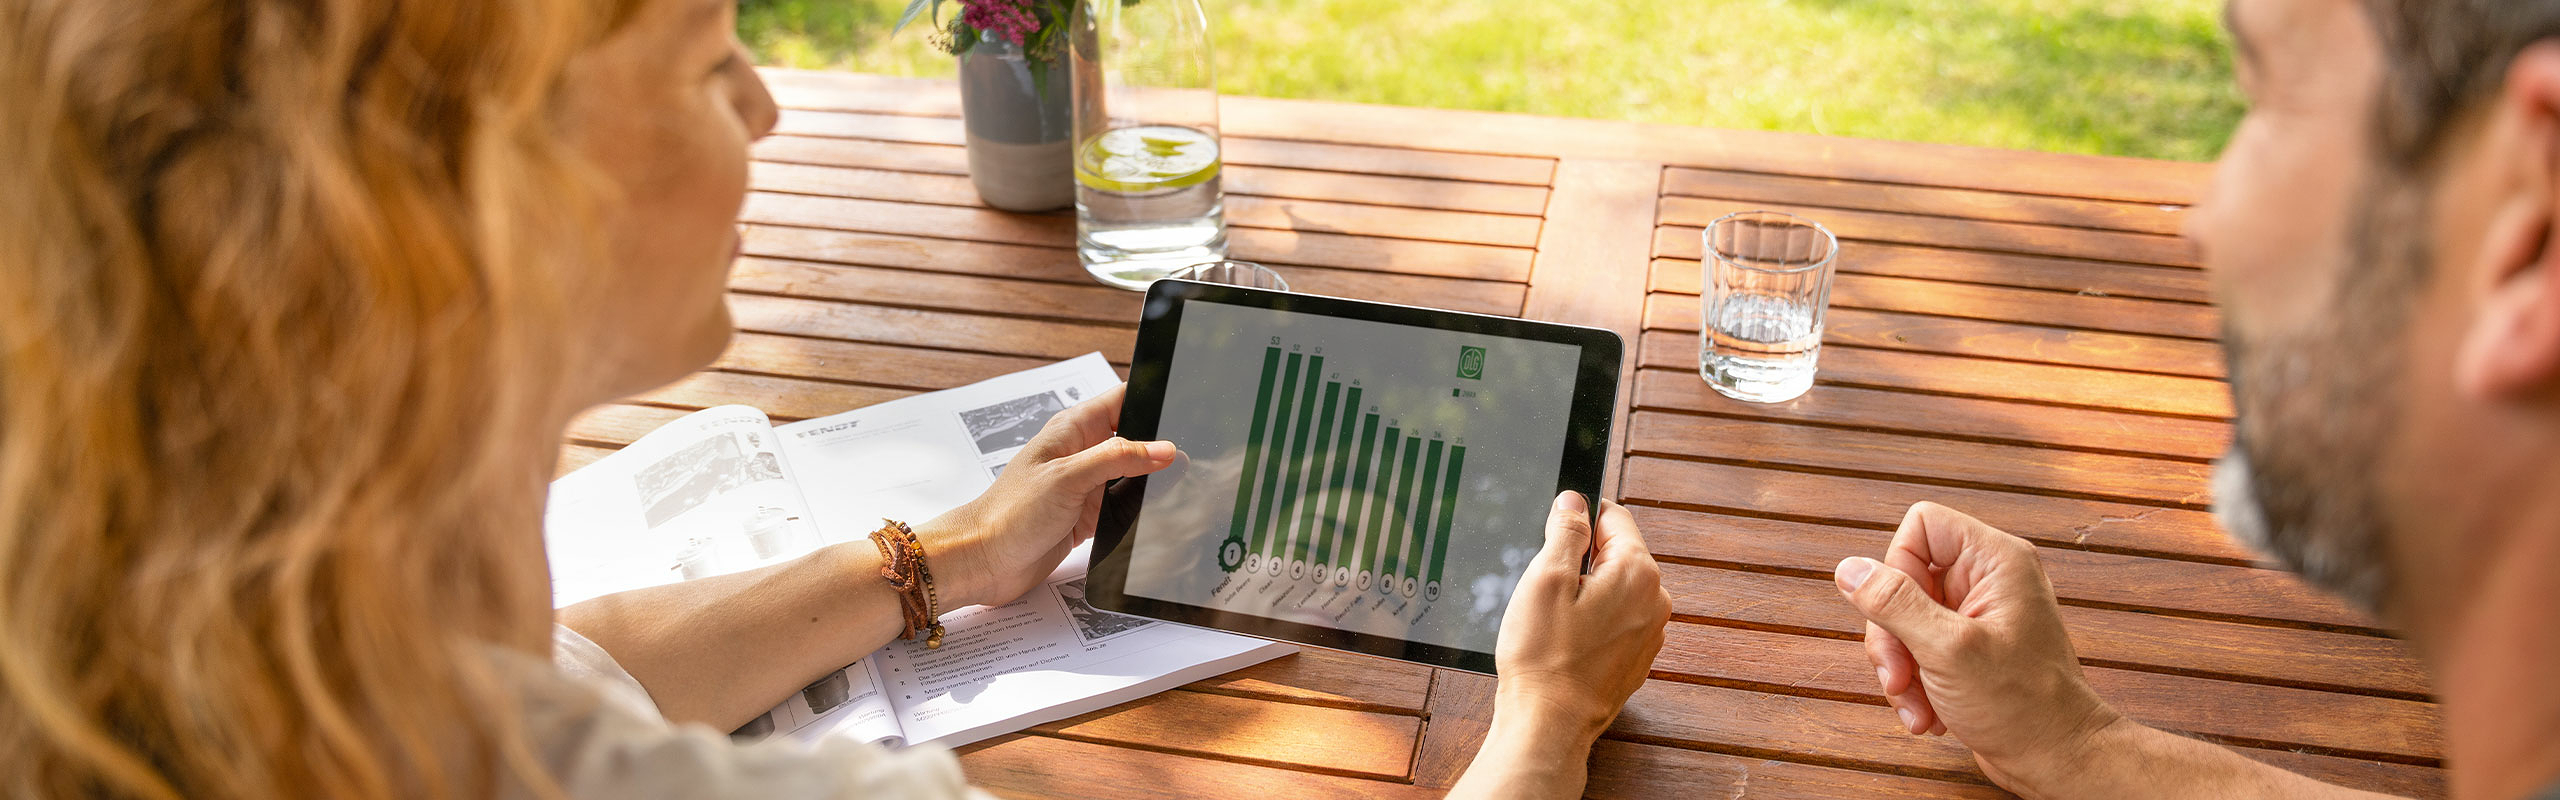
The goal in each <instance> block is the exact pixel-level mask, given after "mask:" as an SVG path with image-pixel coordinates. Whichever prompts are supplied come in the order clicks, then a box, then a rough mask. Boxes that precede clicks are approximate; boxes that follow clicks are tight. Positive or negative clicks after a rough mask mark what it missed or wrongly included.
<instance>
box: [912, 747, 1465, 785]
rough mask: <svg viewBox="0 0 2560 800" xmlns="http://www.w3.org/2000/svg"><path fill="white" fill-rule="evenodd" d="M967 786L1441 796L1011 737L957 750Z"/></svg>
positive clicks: (1120, 749) (1257, 768)
mask: <svg viewBox="0 0 2560 800" xmlns="http://www.w3.org/2000/svg"><path fill="white" fill-rule="evenodd" d="M960 766H961V770H962V771H963V772H964V773H966V774H967V777H968V779H969V781H970V783H972V784H974V785H977V786H980V787H983V788H985V789H986V790H988V791H990V792H993V793H995V794H996V795H997V796H1000V797H1015V798H1081V799H1083V800H1189V799H1190V798H1199V797H1229V796H1235V797H1298V796H1306V795H1310V794H1313V795H1321V796H1324V797H1340V798H1378V799H1379V800H1424V799H1425V798H1437V797H1439V796H1440V793H1439V792H1437V791H1434V790H1429V789H1423V788H1420V787H1416V786H1413V785H1411V784H1406V783H1398V782H1394V781H1385V780H1374V779H1361V778H1349V777H1342V776H1336V775H1326V774H1321V773H1311V772H1304V771H1299V770H1293V769H1280V768H1273V767H1267V766H1259V765H1255V764H1240V763H1235V762H1232V761H1223V760H1209V759H1203V758H1190V757H1184V756H1178V755H1171V754H1166V753H1159V752H1153V751H1147V750H1133V749H1129V748H1125V747H1114V746H1110V745H1103V744H1094V743H1089V742H1081V741H1070V740H1066V739H1059V738H1054V737H1049V736H1027V735H1011V736H1000V737H997V738H994V739H989V740H987V741H984V742H979V743H977V744H974V745H970V746H968V747H964V748H961V750H960Z"/></svg>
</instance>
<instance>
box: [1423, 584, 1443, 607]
mask: <svg viewBox="0 0 2560 800" xmlns="http://www.w3.org/2000/svg"><path fill="white" fill-rule="evenodd" d="M1439 599H1440V582H1439V581H1432V582H1430V583H1426V584H1423V585H1422V601H1423V602H1426V603H1428V602H1432V601H1435V600H1439Z"/></svg>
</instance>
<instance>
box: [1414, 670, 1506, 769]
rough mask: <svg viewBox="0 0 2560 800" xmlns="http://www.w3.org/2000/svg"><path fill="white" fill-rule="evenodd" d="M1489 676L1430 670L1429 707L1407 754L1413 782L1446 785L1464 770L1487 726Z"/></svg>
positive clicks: (1491, 694)
mask: <svg viewBox="0 0 2560 800" xmlns="http://www.w3.org/2000/svg"><path fill="white" fill-rule="evenodd" d="M1495 685H1496V684H1495V681H1494V679H1493V676H1490V675H1478V674H1475V673H1472V672H1459V671H1457V670H1448V669H1435V670H1432V674H1431V708H1430V711H1429V716H1428V717H1427V718H1426V719H1425V720H1424V722H1423V728H1422V745H1421V747H1420V748H1419V750H1418V751H1417V752H1416V753H1415V754H1414V758H1413V782H1414V783H1415V784H1416V785H1420V786H1429V787H1432V788H1436V789H1447V788H1449V787H1450V786H1453V785H1455V784H1456V783H1457V782H1458V778H1459V777H1461V776H1463V775H1464V774H1465V773H1466V770H1467V767H1468V765H1470V764H1472V763H1473V762H1474V761H1475V757H1476V751H1477V750H1478V749H1479V748H1481V747H1482V746H1483V744H1484V739H1485V734H1486V732H1487V731H1489V730H1491V729H1492V727H1493V702H1494V700H1493V697H1494V686H1495Z"/></svg>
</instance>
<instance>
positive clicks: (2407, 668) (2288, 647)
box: [1662, 564, 2426, 699]
mask: <svg viewBox="0 0 2560 800" xmlns="http://www.w3.org/2000/svg"><path fill="white" fill-rule="evenodd" d="M1662 580H1663V585H1664V586H1665V587H1667V588H1670V590H1671V606H1672V612H1673V613H1675V614H1679V615H1681V616H1684V617H1690V618H1694V619H1697V620H1723V621H1727V622H1729V623H1734V624H1740V625H1743V626H1779V627H1782V628H1786V629H1790V630H1795V631H1817V632H1823V633H1826V634H1828V635H1831V636H1835V637H1856V636H1863V635H1865V632H1866V619H1865V618H1863V617H1860V616H1858V611H1857V609H1854V608H1851V607H1849V602H1848V601H1847V600H1844V599H1841V597H1840V589H1839V587H1838V586H1836V585H1834V584H1833V583H1832V581H1831V579H1830V578H1828V577H1822V578H1798V577H1793V576H1786V575H1770V574H1765V573H1757V572H1741V571H1737V570H1728V569H1719V568H1714V567H1693V566H1688V565H1685V564H1665V565H1663V567H1662ZM2062 621H2063V623H2064V624H2065V625H2067V626H2069V627H2070V629H2071V643H2072V646H2073V647H2075V648H2077V649H2078V650H2079V651H2080V658H2081V660H2082V661H2083V662H2085V663H2088V664H2091V665H2095V666H2110V667H2123V668H2132V669H2141V670H2143V671H2148V672H2169V673H2176V674H2186V675H2195V676H2200V677H2213V678H2223V679H2227V680H2238V681H2245V682H2249V683H2259V684H2265V685H2269V686H2290V687H2295V688H2301V689H2319V690H2347V691H2352V692H2361V693H2365V694H2374V695H2376V696H2386V697H2398V698H2402V699H2415V698H2419V697H2423V696H2424V694H2423V693H2424V692H2425V691H2426V683H2425V673H2424V672H2423V671H2422V670H2421V669H2420V668H2419V667H2418V665H2417V663H2416V662H2415V661H2414V660H2412V659H2411V658H2409V657H2408V653H2407V648H2406V647H2404V646H2402V645H2401V644H2400V643H2399V642H2396V641H2393V640H2390V639H2384V638H2381V637H2377V636H2364V635H2358V634H2348V633H2328V632H2324V631H2308V630H2299V629H2294V628H2278V627H2271V626H2263V625H2245V624H2240V623H2232V622H2216V621H2212V620H2200V619H2189V618H2185V617H2171V616H2163V615H2158V614H2142V613H2136V612H2131V611H2115V610H2110V609H2097V608H2081V607H2078V606H2063V607H2062ZM1867 674H1869V675H1873V674H1874V671H1873V670H1868V672H1867Z"/></svg>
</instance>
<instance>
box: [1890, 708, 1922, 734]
mask: <svg viewBox="0 0 2560 800" xmlns="http://www.w3.org/2000/svg"><path fill="white" fill-rule="evenodd" d="M1893 713H1894V714H1895V715H1897V716H1900V717H1902V729H1903V730H1906V731H1910V732H1912V733H1919V732H1920V729H1919V726H1920V717H1919V716H1918V715H1915V714H1912V713H1911V709H1908V708H1897V709H1894V710H1893Z"/></svg>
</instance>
